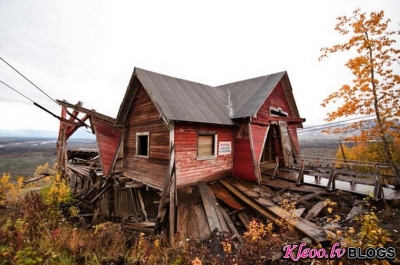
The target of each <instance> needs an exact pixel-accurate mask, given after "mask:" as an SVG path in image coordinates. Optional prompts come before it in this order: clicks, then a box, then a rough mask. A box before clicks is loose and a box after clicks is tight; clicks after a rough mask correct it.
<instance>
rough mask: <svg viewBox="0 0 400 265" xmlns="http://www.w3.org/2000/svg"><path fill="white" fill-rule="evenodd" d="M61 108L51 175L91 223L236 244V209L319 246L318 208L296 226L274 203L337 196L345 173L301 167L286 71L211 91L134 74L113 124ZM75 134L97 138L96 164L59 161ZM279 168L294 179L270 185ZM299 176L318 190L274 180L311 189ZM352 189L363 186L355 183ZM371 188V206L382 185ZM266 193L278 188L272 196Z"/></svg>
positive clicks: (75, 108) (297, 118) (150, 74)
mask: <svg viewBox="0 0 400 265" xmlns="http://www.w3.org/2000/svg"><path fill="white" fill-rule="evenodd" d="M59 103H60V104H61V105H62V106H63V108H62V112H61V116H62V120H61V124H60V133H59V140H58V143H57V149H58V161H59V169H60V171H61V172H62V173H63V175H65V176H66V177H67V178H68V179H69V180H70V184H71V186H72V187H74V189H75V190H76V191H78V193H79V198H80V200H81V202H82V203H87V204H89V205H91V206H93V208H94V210H93V216H94V217H93V219H95V217H96V216H98V215H99V214H101V215H102V216H104V217H106V218H111V219H114V220H115V219H118V220H122V221H123V225H124V227H125V228H126V229H133V230H139V231H147V232H153V231H156V232H161V231H166V232H167V234H168V235H169V239H170V241H171V242H174V241H176V240H179V241H181V240H185V239H186V238H194V239H205V238H207V237H208V236H209V235H210V234H211V232H212V231H213V230H215V229H216V230H219V231H223V230H227V231H230V233H232V234H233V235H234V236H236V237H237V238H238V239H239V240H240V238H241V236H240V233H239V232H238V231H237V229H236V226H235V224H234V222H232V219H236V220H240V222H241V223H243V224H244V225H245V226H246V225H247V223H248V222H249V218H248V217H247V215H246V214H245V212H244V209H246V208H250V209H252V210H253V211H254V212H255V213H256V215H257V216H261V217H263V218H267V219H269V220H272V221H274V220H276V219H278V218H284V219H286V220H289V221H290V222H291V224H292V225H293V226H294V227H296V228H297V229H298V230H300V231H301V232H303V233H304V234H306V235H307V236H308V237H310V238H311V239H313V240H314V241H316V242H323V241H325V240H326V237H325V235H324V233H323V231H322V230H321V229H320V228H319V227H317V226H316V225H315V224H313V223H311V222H310V221H309V220H310V218H312V217H311V216H316V214H318V212H319V211H320V210H321V207H319V208H318V211H317V210H316V209H314V207H313V209H309V211H308V212H306V213H307V215H305V218H301V217H299V216H297V217H296V218H295V219H294V218H293V216H292V214H289V213H288V212H287V211H285V210H284V209H282V208H281V207H279V206H277V205H276V203H275V201H273V200H272V198H273V197H274V196H275V195H278V194H279V193H281V192H282V191H285V190H288V189H290V190H293V189H294V190H299V191H302V192H306V193H307V192H308V193H311V194H309V195H308V196H305V197H304V198H302V199H300V200H298V201H306V200H309V199H311V198H314V197H316V196H319V195H320V194H322V193H323V192H324V191H325V190H328V191H331V190H332V188H333V189H334V188H335V182H336V180H335V179H336V178H340V176H339V175H338V172H342V171H343V170H342V171H340V170H338V169H336V167H337V166H335V165H333V166H332V167H328V168H322V167H321V166H320V165H317V164H316V165H315V167H312V168H307V167H306V166H305V161H304V159H305V158H304V157H303V156H301V155H300V150H299V143H298V139H297V132H296V129H297V128H301V127H302V123H303V122H304V121H305V119H303V118H301V117H300V115H299V112H298V109H297V106H296V102H295V100H294V96H293V93H292V87H291V85H290V81H289V77H288V74H287V73H286V72H280V73H276V74H272V75H266V76H261V77H257V78H253V79H248V80H244V81H239V82H235V83H230V84H226V85H222V86H218V87H212V86H208V85H204V84H199V83H195V82H191V81H187V80H183V79H178V78H174V77H170V76H166V75H162V74H158V73H154V72H150V71H146V70H143V69H139V68H135V69H134V71H133V74H132V77H131V80H130V82H129V85H128V87H127V90H126V93H125V96H124V98H123V101H122V103H121V105H120V108H119V112H118V115H117V118H116V119H113V118H111V117H108V116H105V115H102V114H100V113H97V112H95V111H94V110H89V109H86V108H83V107H82V104H81V103H78V104H76V105H73V104H69V103H67V102H65V101H59ZM79 114H83V115H84V116H83V117H82V118H78V115H79ZM68 116H69V117H68ZM87 120H89V121H90V124H91V125H90V126H89V125H87V124H86V123H85V121H87ZM82 126H86V127H90V128H91V129H92V132H93V133H94V134H95V135H96V140H97V144H98V151H99V162H98V163H93V162H90V163H87V164H84V166H83V167H82V166H80V167H77V166H75V165H71V164H69V163H68V161H67V160H68V155H67V151H66V150H67V148H66V141H67V139H68V138H69V137H70V136H71V135H72V134H73V132H74V131H76V129H77V128H79V127H82ZM278 168H281V169H286V170H288V169H290V170H292V172H289V173H288V172H286V173H285V172H280V173H279V174H280V179H274V178H275V177H276V176H277V172H278ZM293 170H294V172H295V173H293ZM322 171H324V172H328V173H322ZM305 172H308V174H313V172H315V174H316V175H315V176H317V177H315V183H314V184H315V185H316V186H321V183H322V182H323V181H322V182H321V180H320V177H321V176H322V177H323V178H324V177H326V178H327V179H328V180H327V183H328V184H327V185H325V186H326V189H324V188H319V190H318V189H316V188H313V187H311V188H310V187H308V188H302V187H297V186H296V187H293V186H292V185H291V184H288V182H285V183H283V182H282V181H283V179H285V178H287V179H290V180H291V181H292V182H293V183H297V185H302V184H303V183H305V182H307V181H308V182H310V181H312V180H309V179H308V178H307V179H305V176H304V173H305ZM343 172H347V175H349V176H353V175H356V174H355V173H354V172H353V171H352V172H350V171H348V170H346V171H343ZM349 172H350V173H349ZM343 177H344V178H349V177H348V176H347V177H346V176H342V177H341V178H343ZM317 178H319V179H317ZM377 179H378V178H377ZM206 183H207V184H206ZM324 183H325V182H324ZM351 183H353V184H354V183H360V184H358V185H359V186H360V185H363V184H361V182H359V181H358V180H354V179H353V178H352V179H351ZM374 183H376V185H375V197H376V198H378V197H377V196H378V195H379V194H383V191H382V187H381V186H380V182H379V181H377V180H374ZM78 184H79V185H78ZM260 184H263V185H260ZM311 184H312V183H311ZM77 186H79V189H76V188H77ZM268 186H271V187H274V188H279V189H281V190H280V191H279V192H277V193H273V192H272V191H271V190H269V188H268ZM353 186H354V185H353ZM360 188H361V186H360ZM355 190H356V189H354V187H353V188H352V189H349V191H350V192H352V191H355ZM381 191H382V192H381ZM390 192H392V191H390ZM391 196H392V197H393V198H395V197H396V196H397V197H400V194H398V193H396V194H394V193H393V192H392V193H391ZM397 197H396V198H397ZM318 205H319V206H321V205H323V204H322V203H319V204H318ZM310 208H311V207H310ZM303 211H304V210H303ZM300 215H301V214H300Z"/></svg>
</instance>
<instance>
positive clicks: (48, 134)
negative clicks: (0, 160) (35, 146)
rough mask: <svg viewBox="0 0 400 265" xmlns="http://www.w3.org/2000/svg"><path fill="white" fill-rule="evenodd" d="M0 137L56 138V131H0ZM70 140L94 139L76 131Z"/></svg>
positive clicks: (88, 133)
mask: <svg viewBox="0 0 400 265" xmlns="http://www.w3.org/2000/svg"><path fill="white" fill-rule="evenodd" d="M0 137H3V138H5V137H13V138H14V137H15V138H57V137H58V131H46V130H31V129H22V130H0ZM71 138H85V139H86V138H89V139H90V138H93V139H94V138H95V136H94V134H92V133H90V132H87V131H83V130H77V131H76V132H75V133H74V134H73V135H72V137H71Z"/></svg>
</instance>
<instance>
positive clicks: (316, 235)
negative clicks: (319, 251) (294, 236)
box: [220, 180, 328, 243]
mask: <svg viewBox="0 0 400 265" xmlns="http://www.w3.org/2000/svg"><path fill="white" fill-rule="evenodd" d="M220 183H221V184H222V185H224V186H225V187H226V188H227V189H228V190H230V191H231V192H232V193H233V194H235V195H236V196H238V198H239V199H241V200H242V201H243V202H244V203H246V204H247V205H249V206H250V207H251V208H253V209H254V210H256V211H257V212H258V213H259V214H261V215H262V216H263V217H265V218H267V219H269V220H271V221H273V222H274V223H278V222H279V221H278V220H277V218H276V217H275V216H277V217H279V218H283V219H285V220H286V221H287V222H288V223H289V224H290V225H293V226H294V227H295V228H296V229H298V230H299V231H300V232H302V233H304V234H305V235H307V236H308V237H310V238H311V239H312V240H314V241H315V242H317V243H320V242H325V241H328V239H327V238H326V237H325V234H324V233H323V232H322V230H320V228H319V227H318V226H317V225H316V224H314V223H311V222H309V221H307V220H305V219H303V218H293V217H292V215H291V213H289V212H288V211H286V210H284V209H283V208H281V207H279V206H276V205H275V204H274V203H273V202H272V201H271V200H267V199H265V198H261V199H260V198H258V197H256V198H252V197H251V196H250V195H249V194H247V190H244V191H242V190H239V189H238V188H240V187H239V186H240V185H238V184H239V183H235V184H234V185H235V186H236V187H234V186H233V185H232V184H231V183H229V182H228V181H226V180H220ZM240 184H241V183H240ZM243 192H244V193H243ZM247 196H249V197H250V198H251V199H250V198H249V197H247ZM253 200H254V201H253ZM266 201H267V203H265V202H266ZM261 205H262V206H261Z"/></svg>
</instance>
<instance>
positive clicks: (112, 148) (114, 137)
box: [92, 117, 122, 177]
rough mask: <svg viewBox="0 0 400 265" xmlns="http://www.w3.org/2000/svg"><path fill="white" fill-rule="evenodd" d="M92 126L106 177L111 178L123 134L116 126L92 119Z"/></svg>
mask: <svg viewBox="0 0 400 265" xmlns="http://www.w3.org/2000/svg"><path fill="white" fill-rule="evenodd" d="M92 125H93V126H94V129H95V132H96V140H97V144H98V148H99V153H100V161H101V166H102V170H103V174H104V176H107V177H109V176H110V174H111V171H112V168H113V166H114V162H115V159H116V156H117V153H118V147H119V144H120V141H121V137H122V133H121V131H120V130H118V129H114V125H113V124H111V123H108V122H103V121H101V120H98V119H97V118H95V117H93V118H92Z"/></svg>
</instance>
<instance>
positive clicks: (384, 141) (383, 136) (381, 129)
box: [365, 32, 400, 190]
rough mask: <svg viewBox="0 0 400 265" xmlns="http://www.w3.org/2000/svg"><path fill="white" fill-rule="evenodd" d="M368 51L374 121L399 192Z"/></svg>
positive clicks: (399, 177) (398, 175) (399, 178)
mask: <svg viewBox="0 0 400 265" xmlns="http://www.w3.org/2000/svg"><path fill="white" fill-rule="evenodd" d="M365 35H366V38H367V40H369V38H368V33H367V32H366V33H365ZM368 49H369V63H370V67H371V69H370V71H371V84H372V93H373V95H374V108H375V115H376V121H377V123H378V128H379V133H380V135H381V139H382V144H383V149H384V151H385V154H386V162H387V163H388V164H389V166H390V167H391V168H392V170H393V174H394V187H395V189H396V190H400V173H399V170H398V169H397V167H396V165H395V164H394V161H393V156H392V152H390V148H389V142H388V139H387V137H386V132H385V127H384V124H383V122H382V119H381V115H380V112H379V104H378V103H379V99H378V94H377V91H376V85H375V68H374V64H373V63H374V62H373V54H372V48H371V46H369V47H368Z"/></svg>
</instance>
